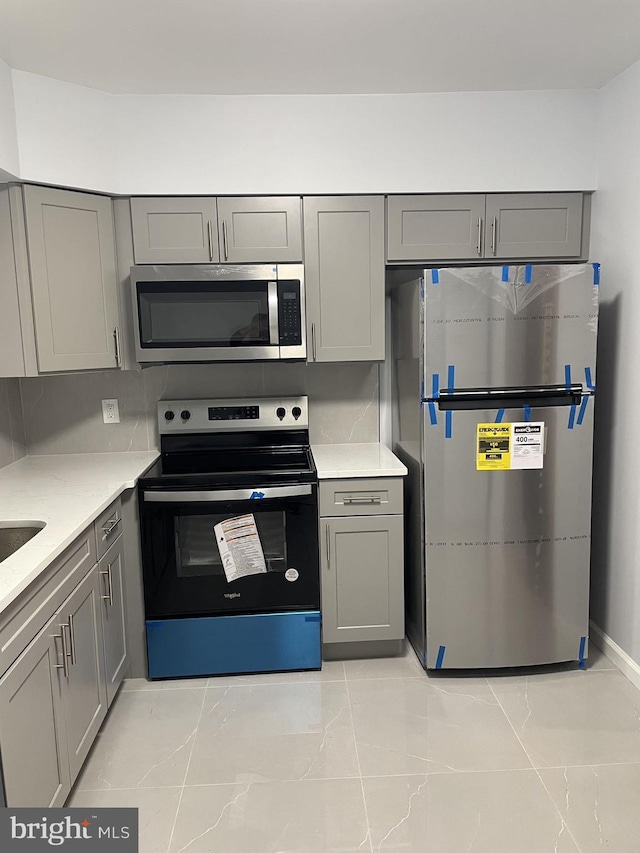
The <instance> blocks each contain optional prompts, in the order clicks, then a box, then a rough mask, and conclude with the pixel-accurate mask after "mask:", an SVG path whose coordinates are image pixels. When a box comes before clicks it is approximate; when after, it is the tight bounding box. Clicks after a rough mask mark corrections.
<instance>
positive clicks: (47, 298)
mask: <svg viewBox="0 0 640 853" xmlns="http://www.w3.org/2000/svg"><path fill="white" fill-rule="evenodd" d="M23 197H24V223H25V225H26V248H27V252H28V264H29V274H30V279H31V301H32V308H33V324H34V327H35V328H34V331H35V344H36V355H37V367H38V372H39V373H49V372H52V371H66V370H99V369H103V368H109V367H118V366H119V364H120V357H119V350H118V336H119V323H120V321H119V309H118V292H117V289H118V281H117V275H116V255H115V238H114V227H113V210H112V206H111V199H110V198H107V197H105V196H98V195H91V194H90V193H79V192H68V191H66V190H58V189H52V188H49V187H38V186H25V187H23ZM12 216H13V212H12ZM23 334H24V329H23Z"/></svg>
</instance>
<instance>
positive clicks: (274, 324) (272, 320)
mask: <svg viewBox="0 0 640 853" xmlns="http://www.w3.org/2000/svg"><path fill="white" fill-rule="evenodd" d="M267 288H268V290H267V295H268V299H269V343H270V344H274V345H275V346H278V344H279V343H280V332H279V329H278V283H277V282H276V281H270V282H269V283H268V285H267Z"/></svg>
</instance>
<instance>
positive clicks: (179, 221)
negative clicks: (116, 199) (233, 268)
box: [131, 198, 220, 264]
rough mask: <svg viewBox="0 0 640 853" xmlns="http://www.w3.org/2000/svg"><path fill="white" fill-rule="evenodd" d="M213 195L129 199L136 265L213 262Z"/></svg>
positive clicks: (215, 260) (215, 243)
mask: <svg viewBox="0 0 640 853" xmlns="http://www.w3.org/2000/svg"><path fill="white" fill-rule="evenodd" d="M216 209H217V208H216V200H215V198H132V199H131V222H132V225H133V251H134V255H135V259H136V263H137V264H209V263H215V264H217V263H218V262H219V260H220V255H219V254H218V235H217V227H216Z"/></svg>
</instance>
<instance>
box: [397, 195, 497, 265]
mask: <svg viewBox="0 0 640 853" xmlns="http://www.w3.org/2000/svg"><path fill="white" fill-rule="evenodd" d="M484 207H485V197H484V195H419V196H415V195H413V196H389V198H388V199H387V258H388V260H389V261H412V260H416V259H419V260H424V261H429V260H439V259H442V258H446V259H448V260H457V259H463V258H476V259H478V258H481V257H482V253H483V243H482V230H483V220H484Z"/></svg>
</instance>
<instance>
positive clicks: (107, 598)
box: [100, 563, 113, 607]
mask: <svg viewBox="0 0 640 853" xmlns="http://www.w3.org/2000/svg"><path fill="white" fill-rule="evenodd" d="M100 574H101V575H102V576H103V577H106V579H107V590H108V592H107V594H106V595H103V596H101V598H102V600H103V601H108V602H109V607H113V582H112V579H111V563H109V564H108V566H107V571H106V572H100Z"/></svg>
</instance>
